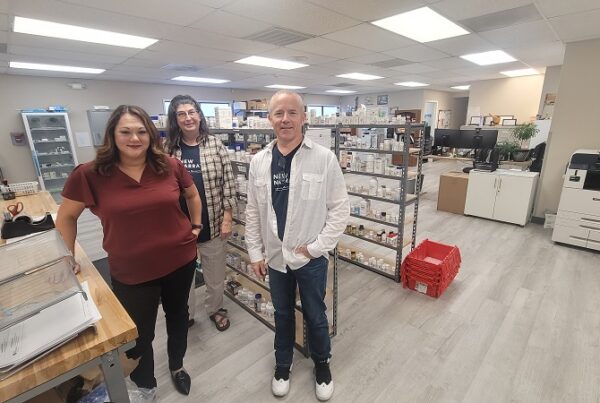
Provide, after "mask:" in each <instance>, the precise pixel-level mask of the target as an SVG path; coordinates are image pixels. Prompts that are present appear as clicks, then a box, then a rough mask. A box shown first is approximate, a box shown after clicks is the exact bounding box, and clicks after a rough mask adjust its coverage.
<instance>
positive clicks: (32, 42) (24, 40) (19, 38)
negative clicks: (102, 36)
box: [9, 32, 140, 57]
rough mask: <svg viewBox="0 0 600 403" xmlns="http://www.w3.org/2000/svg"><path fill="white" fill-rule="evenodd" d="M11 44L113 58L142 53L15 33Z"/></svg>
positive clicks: (127, 49)
mask: <svg viewBox="0 0 600 403" xmlns="http://www.w3.org/2000/svg"><path fill="white" fill-rule="evenodd" d="M9 43H10V44H12V45H15V46H27V47H34V48H43V49H56V50H57V51H67V52H76V53H91V54H100V55H108V56H113V57H132V56H134V55H136V54H137V53H138V52H140V50H139V49H132V48H123V47H119V46H109V45H101V44H97V43H88V42H80V41H70V40H67V39H56V38H46V37H43V36H36V35H26V34H19V33H14V32H11V33H10V34H9Z"/></svg>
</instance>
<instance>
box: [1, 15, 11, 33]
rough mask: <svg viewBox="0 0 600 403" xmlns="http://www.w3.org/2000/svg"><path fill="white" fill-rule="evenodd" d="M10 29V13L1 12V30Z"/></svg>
mask: <svg viewBox="0 0 600 403" xmlns="http://www.w3.org/2000/svg"><path fill="white" fill-rule="evenodd" d="M9 29H10V24H9V23H8V14H0V31H8V30H9Z"/></svg>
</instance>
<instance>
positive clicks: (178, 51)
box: [148, 41, 245, 64]
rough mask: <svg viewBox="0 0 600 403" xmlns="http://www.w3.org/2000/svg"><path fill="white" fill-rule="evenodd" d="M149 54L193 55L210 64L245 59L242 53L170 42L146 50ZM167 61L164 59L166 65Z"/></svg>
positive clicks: (158, 43)
mask: <svg viewBox="0 0 600 403" xmlns="http://www.w3.org/2000/svg"><path fill="white" fill-rule="evenodd" d="M148 51H150V52H156V53H160V54H163V55H165V56H166V57H171V56H188V55H192V54H194V56H196V57H198V58H200V59H202V60H206V61H210V62H219V63H220V62H230V61H233V60H237V59H240V58H242V57H245V54H243V53H237V52H233V51H231V52H230V51H224V50H218V49H212V48H207V47H203V46H197V45H190V44H187V43H177V42H171V41H160V42H157V43H155V44H154V45H152V46H151V47H149V48H148ZM168 61H169V59H165V64H167V63H168Z"/></svg>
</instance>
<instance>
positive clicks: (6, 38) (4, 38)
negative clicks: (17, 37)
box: [0, 31, 8, 43]
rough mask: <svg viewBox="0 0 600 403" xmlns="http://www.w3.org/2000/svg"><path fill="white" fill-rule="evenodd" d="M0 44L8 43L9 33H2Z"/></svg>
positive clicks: (0, 34) (0, 33) (0, 32)
mask: <svg viewBox="0 0 600 403" xmlns="http://www.w3.org/2000/svg"><path fill="white" fill-rule="evenodd" d="M0 43H8V32H6V31H0Z"/></svg>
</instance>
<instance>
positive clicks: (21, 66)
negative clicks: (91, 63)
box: [9, 62, 105, 74]
mask: <svg viewBox="0 0 600 403" xmlns="http://www.w3.org/2000/svg"><path fill="white" fill-rule="evenodd" d="M9 67H11V68H13V69H28V70H46V71H65V72H67V73H84V74H100V73H104V71H105V70H104V69H91V68H88V67H74V66H59V65H56V64H39V63H22V62H10V63H9Z"/></svg>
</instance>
